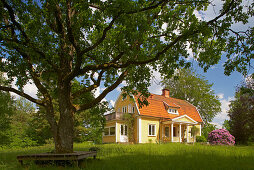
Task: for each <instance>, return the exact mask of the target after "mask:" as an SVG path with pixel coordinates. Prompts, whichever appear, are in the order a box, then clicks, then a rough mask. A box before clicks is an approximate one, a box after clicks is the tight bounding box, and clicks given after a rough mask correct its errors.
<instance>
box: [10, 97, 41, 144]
mask: <svg viewBox="0 0 254 170" xmlns="http://www.w3.org/2000/svg"><path fill="white" fill-rule="evenodd" d="M13 106H14V108H15V113H14V114H13V115H12V116H11V124H10V128H9V129H8V137H9V138H10V142H9V143H8V146H10V147H26V146H35V145H38V144H37V141H35V140H33V139H32V138H30V136H29V135H28V134H27V130H29V129H30V128H34V127H33V126H30V125H29V122H30V121H31V119H32V115H33V114H34V112H35V109H34V107H33V105H32V103H31V102H28V101H27V100H26V99H24V98H22V97H21V98H19V99H16V100H15V102H14V104H13ZM34 135H35V134H34Z"/></svg>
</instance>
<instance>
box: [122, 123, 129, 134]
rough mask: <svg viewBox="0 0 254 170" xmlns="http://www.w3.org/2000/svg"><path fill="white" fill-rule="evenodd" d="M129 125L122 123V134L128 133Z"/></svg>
mask: <svg viewBox="0 0 254 170" xmlns="http://www.w3.org/2000/svg"><path fill="white" fill-rule="evenodd" d="M127 132H128V130H127V126H126V125H121V135H127Z"/></svg>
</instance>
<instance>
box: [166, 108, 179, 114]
mask: <svg viewBox="0 0 254 170" xmlns="http://www.w3.org/2000/svg"><path fill="white" fill-rule="evenodd" d="M168 113H170V114H174V115H178V110H177V109H173V108H168Z"/></svg>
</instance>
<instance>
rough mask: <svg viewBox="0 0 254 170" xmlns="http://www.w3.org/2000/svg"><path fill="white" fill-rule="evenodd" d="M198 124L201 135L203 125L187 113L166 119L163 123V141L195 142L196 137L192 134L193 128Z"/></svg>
mask: <svg viewBox="0 0 254 170" xmlns="http://www.w3.org/2000/svg"><path fill="white" fill-rule="evenodd" d="M193 126H196V127H198V128H199V132H198V133H197V134H196V135H201V125H200V124H198V122H196V121H195V120H193V119H192V118H190V117H189V116H187V115H183V116H180V117H176V118H174V119H171V120H168V121H164V122H162V124H161V129H162V131H161V136H162V141H163V142H187V143H188V142H193V140H194V137H193V136H192V135H191V128H192V127H193Z"/></svg>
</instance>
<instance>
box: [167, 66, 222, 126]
mask: <svg viewBox="0 0 254 170" xmlns="http://www.w3.org/2000/svg"><path fill="white" fill-rule="evenodd" d="M176 76H177V77H178V78H177V79H174V78H170V79H168V78H164V80H163V85H164V86H165V87H166V88H168V89H169V90H170V95H171V96H172V97H175V98H178V99H183V100H186V101H188V102H190V103H191V104H193V105H194V106H196V107H197V109H198V111H199V113H200V115H201V117H202V119H203V121H204V122H205V123H208V122H211V121H212V119H213V118H214V117H215V116H216V114H217V113H219V112H220V111H221V109H220V106H221V103H220V101H219V100H218V97H217V96H216V95H215V94H214V91H213V90H212V89H211V88H212V84H209V82H208V80H206V79H205V78H204V77H203V76H200V75H198V74H196V73H195V72H193V71H191V70H189V69H180V70H178V73H177V74H176Z"/></svg>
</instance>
